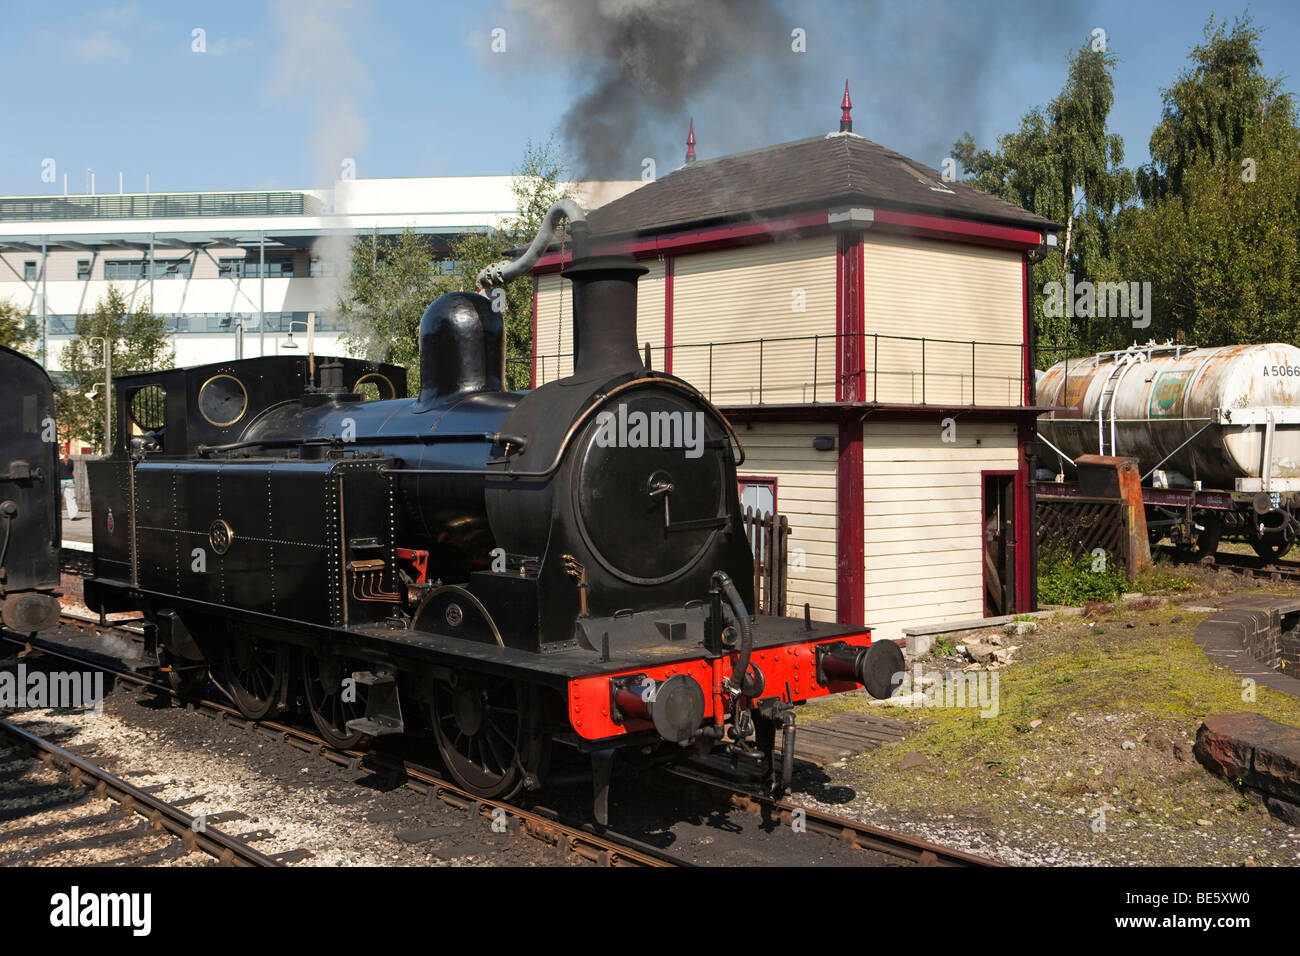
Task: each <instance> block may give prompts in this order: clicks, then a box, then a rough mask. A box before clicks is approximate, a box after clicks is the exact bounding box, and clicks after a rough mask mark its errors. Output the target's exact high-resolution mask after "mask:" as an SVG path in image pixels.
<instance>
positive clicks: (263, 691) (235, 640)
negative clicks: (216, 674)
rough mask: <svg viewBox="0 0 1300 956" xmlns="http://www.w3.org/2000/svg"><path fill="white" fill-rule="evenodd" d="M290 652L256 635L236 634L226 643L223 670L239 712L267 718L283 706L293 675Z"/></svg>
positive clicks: (222, 672) (249, 717)
mask: <svg viewBox="0 0 1300 956" xmlns="http://www.w3.org/2000/svg"><path fill="white" fill-rule="evenodd" d="M288 656H289V655H288V652H287V651H285V650H284V649H283V648H281V647H280V646H279V645H277V644H275V643H272V642H268V641H260V640H258V639H257V638H255V637H245V636H243V635H235V636H233V637H231V638H230V640H229V641H228V642H227V644H226V653H225V659H224V660H223V661H222V666H221V674H222V676H223V677H224V678H225V681H226V687H227V689H228V690H229V691H230V695H231V696H232V697H233V698H234V699H235V706H236V707H238V708H239V712H240V713H241V714H243V715H244V716H245V717H247V718H248V719H249V720H263V719H265V718H267V717H270V716H271V715H272V714H273V713H275V712H276V711H277V710H279V708H280V698H281V697H282V696H283V690H284V684H285V681H286V680H287V679H288V676H289V666H288Z"/></svg>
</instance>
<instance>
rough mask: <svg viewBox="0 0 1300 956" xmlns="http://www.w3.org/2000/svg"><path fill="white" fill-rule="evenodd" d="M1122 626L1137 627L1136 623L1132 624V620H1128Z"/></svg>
mask: <svg viewBox="0 0 1300 956" xmlns="http://www.w3.org/2000/svg"><path fill="white" fill-rule="evenodd" d="M1124 626H1125V627H1137V625H1136V624H1134V623H1133V622H1132V621H1129V622H1128V623H1127V624H1125V625H1124Z"/></svg>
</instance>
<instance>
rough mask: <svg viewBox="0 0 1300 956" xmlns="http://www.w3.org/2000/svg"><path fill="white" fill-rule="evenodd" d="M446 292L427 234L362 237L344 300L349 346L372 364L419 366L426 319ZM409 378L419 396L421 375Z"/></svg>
mask: <svg viewBox="0 0 1300 956" xmlns="http://www.w3.org/2000/svg"><path fill="white" fill-rule="evenodd" d="M443 291H444V290H443V283H442V276H440V275H439V273H438V270H437V268H436V266H435V263H434V251H433V243H432V241H431V240H430V239H429V238H428V237H427V236H421V235H418V234H416V233H414V232H412V231H411V230H410V229H407V230H406V231H404V232H403V233H402V234H401V235H400V236H397V237H396V238H395V239H388V238H381V237H379V236H375V235H370V236H362V237H359V238H358V239H357V241H356V242H355V243H353V245H352V267H351V271H350V272H349V274H348V280H347V285H346V286H345V288H344V290H343V293H342V295H341V296H340V297H339V313H340V314H341V315H342V316H343V318H344V319H345V320H346V322H347V331H346V332H345V333H344V334H343V343H344V345H345V346H347V347H348V348H349V349H350V350H351V351H353V352H355V353H359V354H361V355H364V356H366V358H368V359H371V360H372V361H376V362H393V363H395V364H397V365H402V366H405V367H406V368H408V369H415V368H417V367H418V365H419V356H420V341H419V330H420V316H422V315H423V314H424V310H425V309H426V308H427V307H428V305H429V303H430V302H432V301H433V300H434V299H436V298H437V297H438V296H439V295H441V294H442V292H443ZM407 380H408V387H409V391H410V394H412V395H414V394H416V393H417V392H418V391H419V387H420V383H419V380H418V378H417V376H415V375H408V376H407Z"/></svg>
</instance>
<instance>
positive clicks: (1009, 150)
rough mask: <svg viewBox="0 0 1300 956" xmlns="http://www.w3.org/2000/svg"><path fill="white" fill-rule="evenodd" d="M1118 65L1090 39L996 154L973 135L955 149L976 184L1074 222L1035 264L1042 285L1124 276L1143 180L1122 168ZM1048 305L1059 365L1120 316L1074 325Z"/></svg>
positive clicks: (1041, 341)
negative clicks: (1128, 213)
mask: <svg viewBox="0 0 1300 956" xmlns="http://www.w3.org/2000/svg"><path fill="white" fill-rule="evenodd" d="M1115 62H1116V57H1115V56H1114V55H1113V54H1111V53H1109V52H1107V51H1106V50H1102V49H1099V50H1094V49H1093V48H1092V44H1091V43H1090V42H1089V43H1085V44H1084V45H1083V46H1082V47H1080V48H1079V49H1078V50H1077V51H1076V52H1075V53H1074V55H1073V57H1072V58H1071V60H1070V65H1069V69H1068V71H1067V75H1066V82H1065V87H1064V88H1063V89H1062V90H1061V92H1060V94H1059V95H1058V96H1056V97H1055V98H1054V99H1053V100H1052V101H1051V102H1050V103H1049V104H1048V105H1047V106H1046V107H1043V108H1035V109H1033V110H1031V111H1030V112H1029V113H1028V114H1026V115H1025V117H1024V119H1022V120H1021V123H1020V129H1019V131H1018V132H1015V133H1010V134H1007V135H1006V136H1003V137H1001V138H1000V139H999V140H998V146H997V149H996V150H980V149H977V147H976V145H975V142H974V139H973V138H972V137H971V135H970V134H969V133H967V134H965V135H964V136H963V137H962V138H961V139H960V140H958V141H957V143H956V144H955V145H954V146H953V155H954V157H955V158H956V159H957V160H958V161H959V162H960V163H961V164H962V167H963V168H964V169H965V170H966V172H967V174H968V175H967V182H969V183H970V184H971V185H973V186H975V187H976V188H978V189H982V190H984V191H985V192H989V193H992V194H993V195H995V196H999V197H1001V198H1003V199H1005V200H1007V201H1008V202H1012V203H1015V204H1017V205H1019V206H1021V207H1023V208H1025V209H1028V210H1029V211H1031V212H1034V213H1037V214H1038V215H1040V216H1044V217H1046V218H1048V219H1051V220H1053V221H1054V222H1058V223H1061V224H1062V225H1063V226H1064V227H1065V231H1064V233H1063V235H1061V236H1060V237H1059V244H1058V247H1057V249H1056V250H1054V251H1053V252H1052V253H1051V254H1049V255H1048V256H1047V258H1045V259H1044V260H1043V261H1042V262H1040V263H1038V264H1037V265H1035V266H1034V276H1033V279H1034V286H1035V288H1036V289H1038V290H1042V288H1043V286H1044V285H1045V284H1046V283H1047V282H1051V281H1055V282H1063V281H1064V280H1065V278H1066V276H1067V275H1073V276H1074V277H1075V280H1076V281H1082V280H1084V279H1089V280H1091V281H1093V282H1102V281H1109V280H1110V279H1111V278H1112V277H1114V275H1115V274H1116V267H1115V264H1114V261H1113V257H1114V251H1115V242H1116V232H1117V229H1118V228H1119V223H1120V218H1121V216H1122V214H1123V211H1124V209H1125V206H1126V204H1127V203H1128V202H1129V201H1130V200H1131V199H1132V197H1133V195H1134V192H1135V182H1134V177H1133V174H1132V172H1131V171H1130V170H1127V169H1125V168H1124V167H1123V165H1122V164H1123V162H1124V141H1123V139H1122V138H1121V137H1120V136H1119V135H1117V134H1114V133H1108V132H1107V131H1106V124H1107V120H1108V118H1109V116H1110V109H1111V106H1112V104H1113V103H1114V81H1113V78H1112V76H1111V71H1112V70H1113V69H1114V65H1115ZM1043 306H1044V297H1043V296H1041V295H1035V296H1034V313H1035V316H1034V317H1035V328H1036V329H1037V330H1038V335H1037V340H1038V347H1039V363H1040V364H1041V365H1044V366H1046V365H1050V364H1052V363H1053V362H1055V361H1057V360H1058V359H1059V358H1061V357H1062V350H1064V349H1071V350H1072V351H1084V350H1088V351H1090V350H1091V349H1092V348H1093V347H1094V346H1095V345H1096V344H1097V343H1098V342H1100V341H1103V340H1105V339H1107V338H1108V337H1110V335H1111V334H1112V332H1113V330H1112V329H1111V328H1110V327H1109V326H1113V325H1114V324H1115V320H1114V319H1102V320H1098V321H1097V322H1088V321H1086V320H1085V321H1083V322H1082V323H1077V324H1073V325H1072V323H1071V320H1070V318H1069V317H1068V316H1059V317H1058V316H1050V315H1046V314H1044V309H1043Z"/></svg>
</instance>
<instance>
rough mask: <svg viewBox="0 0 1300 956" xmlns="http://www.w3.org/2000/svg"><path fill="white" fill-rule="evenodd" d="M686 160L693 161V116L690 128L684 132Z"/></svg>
mask: <svg viewBox="0 0 1300 956" xmlns="http://www.w3.org/2000/svg"><path fill="white" fill-rule="evenodd" d="M686 161H687V162H688V163H693V162H695V117H693V116H692V117H691V128H690V131H689V132H688V133H687V134H686Z"/></svg>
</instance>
